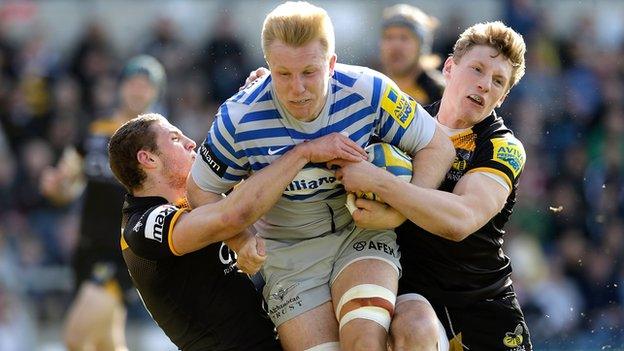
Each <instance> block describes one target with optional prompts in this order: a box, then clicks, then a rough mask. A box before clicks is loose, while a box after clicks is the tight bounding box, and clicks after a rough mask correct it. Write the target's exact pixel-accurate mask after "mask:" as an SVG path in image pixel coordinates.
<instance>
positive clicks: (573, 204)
mask: <svg viewBox="0 0 624 351" xmlns="http://www.w3.org/2000/svg"><path fill="white" fill-rule="evenodd" d="M525 3H526V2H524V1H509V2H508V6H506V7H505V9H506V10H505V12H504V13H502V14H501V15H500V18H501V19H502V20H503V21H504V22H505V23H506V24H508V25H510V26H511V27H512V28H514V29H516V30H517V31H519V32H520V33H521V34H523V35H524V38H525V40H526V41H527V46H528V50H527V70H526V71H527V73H526V76H525V77H524V78H523V80H522V81H521V82H520V84H519V85H518V86H517V87H516V88H514V89H513V90H512V92H511V94H510V95H509V97H508V100H507V102H506V103H505V104H504V108H503V109H501V110H500V111H499V113H500V114H501V115H502V116H503V117H504V119H505V121H506V123H507V124H508V125H509V126H510V127H511V128H512V129H513V130H514V131H515V133H516V135H517V136H518V137H519V139H520V140H522V141H523V143H524V146H525V149H526V152H527V159H528V161H527V164H526V168H525V170H524V173H523V174H522V176H521V178H520V186H519V189H520V190H519V193H518V196H519V199H518V203H517V205H516V207H515V209H514V215H513V216H512V221H511V223H510V225H508V227H507V235H506V243H505V247H506V253H507V254H508V255H509V256H511V257H512V262H513V268H514V276H513V278H514V282H515V284H514V285H515V287H516V290H517V293H518V296H519V299H520V303H521V305H522V306H523V310H524V312H525V314H526V315H527V316H526V317H527V323H528V325H529V328H530V331H531V333H532V340H533V343H534V345H535V349H537V350H563V349H565V350H575V349H577V350H592V349H595V350H600V349H624V311H623V310H622V305H623V302H624V265H623V264H622V262H623V259H624V221H623V219H624V58H623V57H624V38H621V40H620V42H621V45H616V46H609V47H603V46H601V45H600V44H599V42H600V41H599V40H597V38H596V37H595V36H596V30H595V26H596V21H597V19H596V18H595V17H594V15H593V14H591V13H587V14H585V15H582V16H581V15H579V19H578V21H576V22H575V24H574V26H572V27H570V28H569V31H568V32H567V33H565V35H556V34H555V33H554V31H553V30H552V28H551V26H550V22H549V18H548V17H547V16H545V15H544V13H543V12H541V11H539V9H538V8H537V7H532V6H528V7H527V5H525ZM218 16H219V19H218V20H217V25H216V26H215V30H214V31H212V32H211V33H210V35H208V36H207V39H206V40H205V42H204V44H203V45H202V46H200V47H197V46H194V45H190V44H189V43H188V42H187V41H185V38H183V37H182V36H181V35H180V34H179V32H178V31H177V28H176V23H175V22H173V21H172V20H170V19H167V18H160V19H157V20H155V22H154V25H153V28H152V30H151V33H150V34H149V35H148V36H147V37H146V38H145V41H144V42H141V43H137V45H136V46H135V48H136V49H135V50H136V51H135V52H124V53H120V52H116V51H115V50H114V45H113V43H112V42H111V39H110V37H109V36H108V35H107V32H106V30H105V29H104V28H105V27H104V26H102V24H101V23H98V22H92V23H90V24H89V25H88V27H86V28H85V29H84V31H83V36H82V38H80V39H79V40H78V41H77V42H76V43H75V45H73V49H72V50H70V51H68V52H58V51H56V50H55V48H54V47H51V46H50V45H48V43H47V42H46V41H45V39H44V36H43V35H41V34H40V33H39V34H38V33H33V35H32V36H31V37H29V38H27V39H26V40H22V41H19V42H15V41H12V40H10V39H9V37H8V36H7V35H6V33H4V32H2V31H1V30H0V349H2V350H10V349H11V348H10V347H12V346H11V345H12V341H11V340H19V344H18V343H17V341H15V342H14V343H16V344H17V345H19V346H20V347H25V348H24V350H32V349H35V348H34V346H33V347H29V346H28V345H29V343H31V344H32V345H36V342H37V341H36V339H37V334H36V333H37V330H39V329H40V328H41V327H42V326H46V325H50V324H58V323H60V321H61V320H62V317H63V315H64V313H65V312H66V308H67V305H68V303H69V301H70V299H71V295H72V293H73V282H72V278H71V277H72V274H71V272H70V270H69V268H68V267H69V259H70V257H71V252H72V249H73V247H74V244H75V242H76V238H77V236H78V223H77V218H78V217H77V213H78V211H79V210H80V209H79V202H76V203H73V204H71V205H69V206H58V205H56V204H54V203H51V202H49V201H48V200H46V199H45V198H44V197H43V196H42V195H41V194H40V192H39V186H38V183H39V176H40V174H41V172H42V171H43V170H44V169H45V168H46V167H49V166H51V165H54V164H55V162H56V161H57V160H58V158H59V157H60V154H61V152H62V150H63V149H64V148H65V147H66V146H67V145H71V144H74V143H77V142H78V141H79V140H80V138H81V137H82V136H83V135H84V133H85V131H86V130H87V127H88V125H89V123H90V122H91V121H93V120H94V119H96V118H99V117H104V116H107V115H108V114H110V113H111V109H112V108H113V106H115V100H116V98H117V92H116V91H115V87H116V80H117V79H118V72H119V70H120V69H121V67H122V65H123V62H124V60H125V59H126V58H128V57H130V56H132V55H134V54H137V53H147V54H151V55H153V56H154V57H156V58H158V59H159V60H160V61H161V62H162V63H163V65H164V66H165V69H166V72H167V87H166V92H165V94H164V95H163V96H162V98H161V100H160V102H159V104H158V105H157V106H155V107H154V109H155V110H156V111H158V112H161V113H163V114H165V115H166V116H168V118H169V119H170V120H171V121H172V123H173V124H176V125H177V126H179V127H180V128H181V129H182V130H183V131H184V133H185V134H187V135H188V136H189V137H191V138H193V139H194V140H195V141H196V142H198V143H199V142H201V141H202V140H203V138H204V136H205V134H206V133H207V131H208V129H209V127H210V124H211V122H212V119H213V116H214V113H215V112H216V109H217V107H218V105H219V104H220V103H221V102H223V101H224V100H225V99H227V98H228V97H229V96H231V95H232V94H234V93H235V92H236V91H237V90H238V87H239V86H240V85H241V84H242V82H243V81H244V80H245V77H246V76H247V74H248V72H249V71H250V69H252V68H255V67H256V66H258V65H262V64H263V63H262V62H250V60H249V59H248V55H246V53H245V52H244V50H245V47H246V46H245V45H244V43H242V42H240V40H239V39H238V38H239V37H238V36H237V33H236V28H235V26H234V25H233V23H232V18H231V17H230V16H228V13H227V12H223V13H220V14H218ZM471 24H472V23H465V20H464V19H463V18H462V17H461V15H460V14H457V15H456V16H453V17H452V18H451V19H450V20H449V23H442V25H441V26H440V29H439V31H438V33H436V36H435V40H434V51H435V52H437V53H439V54H440V55H441V56H443V57H445V56H446V55H447V54H448V53H449V52H451V48H452V45H453V43H454V42H455V40H456V38H457V35H458V34H459V33H460V32H461V31H463V29H464V28H465V27H466V26H468V25H471ZM337 51H338V55H339V57H340V48H339V47H338V48H337ZM376 62H377V56H376V53H371V56H370V57H362V58H361V61H360V62H359V63H360V64H363V65H369V66H373V67H376V66H378V65H377V64H376ZM140 308H141V307H140V306H139V307H138V308H137V309H140ZM132 317H133V315H132V314H131V318H132ZM134 318H135V319H138V320H139V321H141V322H143V323H152V322H150V321H148V320H147V319H145V317H144V314H136V315H134ZM3 345H4V347H3ZM7 345H8V346H7ZM15 349H18V350H19V349H20V348H15Z"/></svg>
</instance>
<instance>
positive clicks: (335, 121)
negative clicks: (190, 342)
mask: <svg viewBox="0 0 624 351" xmlns="http://www.w3.org/2000/svg"><path fill="white" fill-rule="evenodd" d="M262 48H263V52H264V54H265V58H266V60H267V63H268V65H269V68H270V69H271V71H272V74H271V75H268V76H265V77H263V78H261V79H259V80H258V81H257V82H256V83H255V84H253V85H252V86H251V87H248V88H247V89H245V90H243V91H241V92H239V93H238V94H237V95H235V96H234V97H232V98H231V99H229V100H228V101H227V102H226V103H224V104H223V105H222V106H221V107H220V109H219V113H218V115H217V118H216V119H215V122H214V124H213V126H212V128H211V130H210V132H209V134H208V136H207V137H206V140H205V141H204V142H203V144H202V145H201V147H200V149H199V155H200V156H201V157H198V158H197V159H196V161H195V163H194V165H193V169H192V171H191V176H190V177H189V179H188V184H187V190H188V195H189V200H190V201H191V203H192V204H193V206H197V205H200V204H203V203H206V202H214V201H217V200H219V199H220V195H219V194H220V193H222V192H225V191H228V190H229V189H230V188H232V187H233V186H234V185H235V184H236V183H237V182H239V181H240V180H242V179H244V178H246V177H248V176H249V175H250V174H251V173H253V172H256V171H259V170H261V169H262V168H264V167H265V166H267V165H269V164H271V163H272V162H274V160H276V159H277V158H278V157H279V156H280V155H281V154H283V153H285V152H287V151H288V150H290V149H292V148H293V147H295V146H296V145H297V144H300V143H302V142H305V141H306V140H310V139H316V138H319V137H322V136H324V135H327V134H330V133H333V132H339V133H342V134H343V135H348V136H349V138H350V139H351V140H353V141H354V142H355V143H356V144H358V145H360V146H362V147H363V146H365V145H366V144H367V143H368V141H369V139H370V137H371V136H372V135H373V134H376V135H378V136H379V137H380V138H381V139H382V140H383V141H386V142H389V143H392V144H394V145H397V146H399V147H401V148H402V149H403V150H406V151H407V152H408V153H410V154H411V155H412V156H413V162H414V177H413V179H412V181H413V182H414V183H415V184H418V185H420V186H425V187H437V186H438V185H439V184H440V182H441V180H442V178H443V175H444V174H445V172H446V171H447V170H448V168H449V167H450V164H451V161H452V159H453V156H454V154H453V148H452V145H451V143H450V142H449V140H448V139H447V138H446V136H445V135H444V133H443V132H442V131H441V130H439V129H438V128H437V127H436V124H435V122H434V120H433V119H432V118H431V116H430V115H429V114H428V113H427V112H426V111H424V110H423V109H422V107H421V106H420V105H418V104H417V103H416V102H415V101H414V100H413V99H411V98H410V97H409V96H408V95H406V94H404V93H402V92H401V91H400V90H399V89H398V87H397V86H396V85H395V84H394V83H393V82H392V81H391V80H390V79H388V78H387V77H385V76H384V75H382V74H381V73H378V72H375V71H373V70H370V69H367V68H364V67H356V66H348V65H341V64H337V63H336V54H335V51H334V31H333V26H332V24H331V20H330V19H329V16H328V15H327V13H326V12H325V11H324V10H323V9H321V8H319V7H316V6H313V5H310V4H309V3H306V2H288V3H284V4H282V5H280V6H278V7H277V8H276V9H275V10H273V11H272V12H271V13H270V14H269V15H268V16H267V17H266V19H265V22H264V25H263V30H262ZM345 198H346V194H345V191H344V189H343V187H342V186H341V185H340V183H339V182H338V181H337V180H336V178H335V175H334V172H333V171H332V170H330V169H328V168H327V165H326V164H319V163H309V164H308V165H306V167H305V168H304V169H303V170H302V171H301V172H299V174H298V175H297V177H295V179H294V180H293V182H292V183H291V184H290V185H289V186H288V187H287V188H286V189H285V191H284V193H283V195H282V198H281V199H280V201H278V203H277V204H276V205H275V206H274V207H273V208H272V209H271V210H269V211H268V212H267V213H266V214H265V215H264V216H263V217H262V219H261V220H259V221H258V222H257V223H256V224H255V225H254V226H255V229H256V230H257V231H258V234H259V235H260V236H261V237H263V238H264V239H265V240H266V251H267V259H266V261H265V264H264V265H263V267H262V269H261V271H260V272H261V274H262V276H263V278H264V280H265V282H266V285H265V286H264V290H263V294H264V297H265V299H266V301H267V304H268V307H269V308H268V309H269V311H268V312H269V315H270V317H271V319H272V320H273V322H274V323H275V324H276V326H277V330H278V333H279V335H280V340H281V343H282V346H283V347H284V349H286V350H317V351H318V350H363V349H366V350H385V349H386V342H387V333H388V327H389V325H390V320H391V317H392V314H393V312H394V304H395V299H396V290H397V281H398V277H399V272H400V264H399V257H400V254H399V251H398V247H397V245H396V235H395V234H394V232H392V231H390V230H376V229H361V228H357V227H355V225H354V222H353V219H352V218H351V215H350V213H349V212H348V210H347V209H346V207H345ZM332 301H333V303H332Z"/></svg>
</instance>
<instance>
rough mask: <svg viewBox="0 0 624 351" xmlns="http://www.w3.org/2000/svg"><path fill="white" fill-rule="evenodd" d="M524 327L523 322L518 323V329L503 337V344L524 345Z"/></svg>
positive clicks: (511, 345) (509, 345)
mask: <svg viewBox="0 0 624 351" xmlns="http://www.w3.org/2000/svg"><path fill="white" fill-rule="evenodd" d="M523 331H524V328H522V324H518V325H517V326H516V330H514V331H513V333H511V332H507V333H505V337H504V338H503V344H504V345H505V346H507V347H518V346H520V345H522V341H523V340H524V338H523V337H522V332H523Z"/></svg>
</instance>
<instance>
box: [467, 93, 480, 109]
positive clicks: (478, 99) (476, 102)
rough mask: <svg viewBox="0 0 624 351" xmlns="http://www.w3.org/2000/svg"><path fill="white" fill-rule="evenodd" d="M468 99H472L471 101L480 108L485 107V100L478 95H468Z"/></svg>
mask: <svg viewBox="0 0 624 351" xmlns="http://www.w3.org/2000/svg"><path fill="white" fill-rule="evenodd" d="M468 99H470V100H471V101H473V102H474V103H475V104H477V105H479V106H483V98H482V97H481V96H479V95H476V94H472V95H468Z"/></svg>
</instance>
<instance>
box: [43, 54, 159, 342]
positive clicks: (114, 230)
mask: <svg viewBox="0 0 624 351" xmlns="http://www.w3.org/2000/svg"><path fill="white" fill-rule="evenodd" d="M119 82H120V83H119V106H118V108H117V109H116V111H115V113H113V115H112V116H110V117H106V118H99V119H97V120H95V121H94V122H93V123H91V125H90V126H89V130H88V131H87V134H86V137H85V138H84V140H82V141H81V142H80V143H79V145H76V148H75V149H74V148H68V149H67V150H65V152H64V153H63V156H62V157H61V160H60V161H59V163H58V165H57V167H56V168H51V169H48V170H46V171H45V172H44V174H43V175H42V178H41V190H42V193H43V194H44V195H46V196H47V197H49V198H51V199H52V200H53V201H55V202H57V203H60V204H63V203H68V202H70V201H73V200H75V199H76V198H78V197H79V196H80V195H82V196H83V197H82V200H83V202H82V211H81V218H80V221H81V224H80V238H79V239H78V243H77V245H76V248H75V249H74V253H73V256H72V269H73V271H74V276H75V286H76V288H77V289H76V290H77V293H76V297H75V298H74V301H73V302H72V305H71V307H70V308H69V312H68V314H67V316H66V319H65V325H64V330H63V338H64V341H65V345H66V346H67V348H68V349H69V350H91V349H94V350H106V351H109V350H113V351H123V350H127V346H126V341H125V333H124V328H125V320H126V308H125V303H126V302H127V301H126V298H127V297H129V296H132V293H133V291H132V290H133V289H132V283H131V282H130V277H129V276H128V272H127V270H126V269H125V267H124V263H123V258H122V257H121V254H120V252H119V236H118V235H119V226H120V224H121V206H122V204H123V195H124V190H123V187H121V186H120V185H119V183H118V182H117V181H116V180H115V177H114V176H113V173H112V172H111V170H110V168H109V166H108V154H107V149H106V148H107V144H108V140H109V138H110V137H111V135H112V134H113V132H114V131H115V130H116V129H117V128H118V127H119V126H120V125H122V124H123V123H124V122H126V121H128V120H130V119H132V118H134V117H136V116H137V115H138V114H140V113H143V112H144V111H145V110H146V109H147V108H148V107H150V106H151V105H152V103H154V102H155V101H156V100H157V98H158V96H159V95H160V93H161V92H162V87H163V85H164V82H165V71H164V68H163V67H162V65H161V64H160V63H159V62H158V61H157V60H156V59H155V58H153V57H151V56H146V55H143V56H137V57H134V58H132V59H130V60H129V61H128V62H127V64H126V65H125V67H124V68H123V70H122V72H121V78H120V80H119ZM85 180H86V185H85ZM128 292H130V293H128ZM134 294H135V295H136V293H134Z"/></svg>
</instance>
